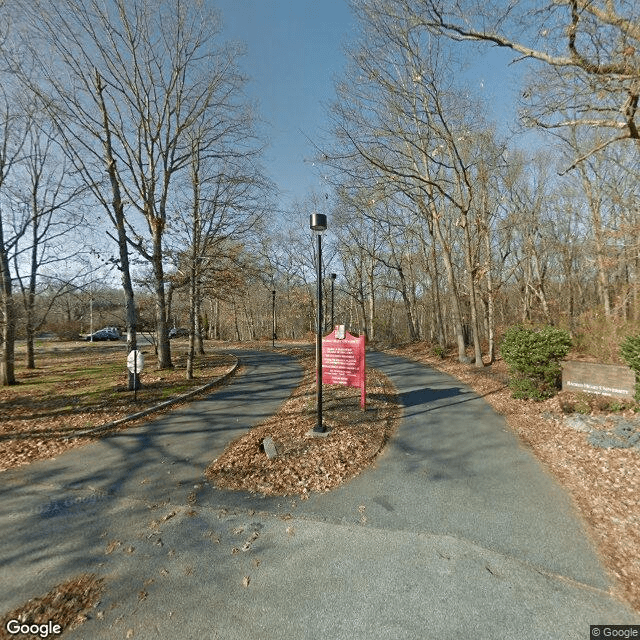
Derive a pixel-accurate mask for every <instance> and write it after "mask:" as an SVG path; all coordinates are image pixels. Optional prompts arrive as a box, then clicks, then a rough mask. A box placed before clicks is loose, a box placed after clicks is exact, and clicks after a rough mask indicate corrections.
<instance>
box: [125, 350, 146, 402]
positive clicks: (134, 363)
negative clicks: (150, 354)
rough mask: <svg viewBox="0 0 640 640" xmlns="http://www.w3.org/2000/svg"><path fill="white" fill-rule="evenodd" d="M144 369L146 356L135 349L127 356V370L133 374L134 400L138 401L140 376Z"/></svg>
mask: <svg viewBox="0 0 640 640" xmlns="http://www.w3.org/2000/svg"><path fill="white" fill-rule="evenodd" d="M143 368H144V356H143V355H142V351H138V350H137V349H134V350H133V351H130V352H129V355H128V356H127V369H129V371H131V373H133V399H134V401H136V402H137V401H138V374H139V373H140V372H141V371H142V369H143Z"/></svg>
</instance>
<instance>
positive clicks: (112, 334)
mask: <svg viewBox="0 0 640 640" xmlns="http://www.w3.org/2000/svg"><path fill="white" fill-rule="evenodd" d="M85 340H86V341H87V342H100V341H104V340H120V331H119V330H118V329H117V328H116V327H105V328H104V329H99V330H98V331H94V332H93V333H91V334H89V335H88V336H87V337H86V338H85Z"/></svg>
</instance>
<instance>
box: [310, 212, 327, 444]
mask: <svg viewBox="0 0 640 640" xmlns="http://www.w3.org/2000/svg"><path fill="white" fill-rule="evenodd" d="M309 226H310V227H311V230H312V231H313V232H314V233H315V234H316V238H317V251H316V253H317V255H316V257H317V263H316V277H317V280H318V288H317V294H316V297H317V304H316V310H317V314H316V409H317V420H316V426H315V427H314V428H313V430H312V431H313V433H314V434H316V435H318V434H326V433H327V430H326V429H325V427H324V425H323V424H322V232H323V231H326V229H327V216H326V215H324V214H323V213H312V214H311V216H310V221H309Z"/></svg>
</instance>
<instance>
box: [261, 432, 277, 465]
mask: <svg viewBox="0 0 640 640" xmlns="http://www.w3.org/2000/svg"><path fill="white" fill-rule="evenodd" d="M262 448H263V449H264V452H265V453H266V454H267V458H269V459H270V460H271V459H272V458H277V457H278V448H277V446H276V443H275V441H274V439H273V438H272V437H271V436H268V437H266V438H265V439H264V440H263V441H262Z"/></svg>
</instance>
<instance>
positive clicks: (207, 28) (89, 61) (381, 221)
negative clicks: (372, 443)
mask: <svg viewBox="0 0 640 640" xmlns="http://www.w3.org/2000/svg"><path fill="white" fill-rule="evenodd" d="M351 4H352V8H353V11H354V13H355V16H356V19H357V24H358V37H357V39H356V40H355V41H354V42H353V43H352V45H351V48H350V50H349V52H348V66H347V68H346V70H345V72H344V74H343V76H342V77H341V78H339V79H338V80H337V82H336V96H335V100H334V101H333V103H332V104H331V106H330V109H329V115H330V118H331V123H332V124H331V126H332V130H331V132H330V134H329V135H327V137H326V139H324V140H318V141H317V147H318V157H317V161H318V162H317V164H318V165H320V166H321V167H322V172H323V175H324V178H325V181H326V193H319V194H309V196H308V198H307V199H305V200H304V201H303V202H298V203H296V204H295V205H294V207H293V211H290V212H285V214H284V215H282V216H281V218H280V220H281V222H280V223H279V224H278V225H277V229H275V230H274V229H265V228H262V227H261V225H260V221H261V220H262V219H263V217H264V215H265V214H266V213H270V214H271V215H273V214H274V212H275V211H276V206H275V204H274V203H275V202H276V194H275V193H274V190H273V186H272V185H271V184H270V183H269V181H268V180H267V179H266V178H265V177H264V173H263V172H262V171H261V168H260V165H259V160H260V152H261V144H262V142H261V140H259V137H258V135H257V134H256V130H255V127H254V126H253V115H254V114H253V113H252V109H251V105H250V104H248V103H247V102H246V99H245V98H244V97H243V93H242V88H243V86H244V83H245V78H244V77H243V75H242V73H241V72H240V71H239V67H238V57H239V55H240V51H239V50H238V49H237V48H236V47H230V46H228V45H225V44H223V43H222V41H221V38H220V29H219V24H220V23H219V21H218V19H217V16H216V14H215V13H209V10H207V9H205V8H204V7H203V6H202V5H201V4H200V3H195V2H184V3H172V2H166V3H160V4H158V3H153V4H152V3H150V2H148V1H147V0H136V1H135V2H125V1H124V0H110V1H109V2H106V3H104V2H90V3H87V2H80V1H79V0H63V1H61V2H55V3H54V2H46V1H45V0H38V1H37V2H29V3H26V2H24V3H23V2H22V1H21V0H20V1H19V2H16V3H15V7H16V8H15V11H14V13H13V14H12V15H6V16H5V17H4V18H3V19H4V20H5V22H4V24H3V25H2V31H1V34H0V35H1V36H2V41H1V46H0V50H1V51H2V60H3V70H2V74H3V78H4V79H6V82H3V83H2V96H0V98H1V101H0V102H1V104H2V113H1V117H0V125H1V126H2V134H1V142H2V146H1V147H0V275H1V276H2V319H3V325H2V326H3V357H2V362H1V367H2V368H1V369H0V372H1V374H2V382H3V384H9V383H11V382H12V381H15V376H14V374H13V368H12V367H13V357H14V356H13V341H14V340H15V331H16V321H17V319H18V317H19V318H20V322H21V323H24V326H26V327H27V330H26V335H27V338H28V339H29V336H30V335H31V336H32V335H33V333H34V329H33V327H35V326H37V325H38V324H40V326H44V324H43V318H46V313H52V314H54V315H53V316H50V317H58V316H59V314H60V313H63V311H61V310H64V306H65V304H66V305H67V310H69V309H70V308H71V307H70V302H69V301H70V300H72V299H73V296H76V298H77V297H78V294H77V293H74V291H82V290H83V288H85V289H86V283H87V282H89V281H90V280H91V275H90V274H91V273H92V268H91V266H90V265H91V262H92V260H94V262H95V260H96V259H99V260H101V261H102V264H103V265H106V266H107V267H109V268H112V269H113V270H114V272H117V273H118V274H119V277H120V279H121V286H122V291H124V304H123V306H122V307H121V309H120V311H119V313H120V314H121V316H122V324H124V325H125V326H126V328H127V341H128V349H129V350H131V349H134V348H135V347H136V329H137V327H140V326H142V325H141V321H143V322H144V324H145V326H147V325H152V326H153V329H154V331H156V335H157V339H156V341H157V350H158V366H159V367H167V366H171V352H170V344H169V340H168V335H167V334H168V332H167V329H168V328H169V327H170V326H180V325H182V326H185V325H186V326H187V328H188V329H189V334H190V343H189V362H190V363H192V362H193V357H194V354H195V353H197V352H198V351H199V350H202V348H203V339H205V338H212V339H229V340H245V339H259V338H272V337H273V335H272V334H273V311H274V301H275V310H276V313H275V318H276V323H275V324H276V327H275V329H276V334H277V336H278V338H279V339H284V338H305V337H309V336H310V334H311V333H312V332H313V330H314V316H315V304H316V301H315V299H314V284H315V272H314V259H315V258H314V250H315V246H314V243H313V241H312V237H311V233H310V231H309V229H308V219H309V214H310V213H312V212H321V213H327V214H328V217H329V231H328V233H327V234H326V238H325V247H326V249H325V252H324V254H323V258H324V266H323V279H324V281H325V288H324V293H325V299H324V300H323V301H322V304H323V305H324V306H325V313H324V317H325V318H326V319H327V326H326V330H327V331H329V330H330V328H331V327H330V325H329V320H330V318H331V309H332V308H333V311H334V313H333V319H334V321H335V322H336V323H338V322H339V323H344V324H347V325H348V327H349V328H350V329H351V330H352V331H353V332H360V331H363V332H365V333H366V334H367V336H368V337H369V339H370V340H381V341H404V340H407V341H418V340H425V341H429V342H430V343H432V344H433V345H435V348H437V350H438V351H439V352H442V351H443V350H444V349H445V348H448V347H449V346H453V348H454V349H455V350H456V351H457V354H458V358H459V359H460V360H461V361H470V362H474V363H475V364H476V365H478V366H482V365H483V364H484V363H486V362H487V361H489V362H490V361H492V360H493V359H494V358H495V357H496V354H497V343H498V340H499V338H500V336H501V334H502V332H503V331H504V330H505V328H506V327H508V326H509V325H512V324H516V323H544V324H555V325H558V326H562V327H565V328H567V329H569V330H570V331H571V332H572V333H573V334H574V335H576V336H578V335H585V334H586V333H588V332H589V331H593V330H594V328H597V327H600V329H599V330H601V332H602V335H605V334H607V333H608V334H612V333H616V332H617V331H621V332H625V331H627V332H628V331H632V330H633V329H634V327H635V328H636V329H637V323H638V320H639V319H640V246H639V240H638V237H639V233H638V232H639V231H640V226H639V225H640V220H639V211H638V201H639V199H638V196H639V195H640V194H639V193H638V190H639V186H638V185H639V184H640V181H639V180H638V178H639V173H640V163H639V162H638V157H639V154H638V151H639V144H640V139H639V136H638V129H637V106H638V96H639V94H640V56H639V55H638V51H639V50H640V49H639V45H640V42H639V40H640V33H639V31H638V27H637V25H638V24H639V16H638V12H639V11H640V9H639V8H638V7H637V6H636V4H635V3H632V2H627V1H626V0H616V1H615V2H608V1H607V2H605V1H604V0H603V1H601V2H598V1H596V2H586V1H585V0H562V1H561V2H557V1H554V2H549V3H548V4H547V3H544V2H542V3H538V4H536V6H535V7H532V6H530V5H529V4H528V3H515V4H514V6H513V7H511V8H510V10H509V11H505V8H504V6H503V4H502V3H493V2H491V1H490V2H485V3H482V4H480V5H479V4H477V3H472V2H466V1H463V2H459V3H455V4H449V5H443V4H442V3H439V2H435V1H433V0H353V1H352V3H351ZM34 42H37V43H38V46H37V48H36V47H34V46H32V43H34ZM491 46H494V47H496V46H497V47H499V48H501V49H504V50H507V51H510V52H512V54H513V59H514V62H513V63H514V65H521V66H522V65H525V66H526V68H527V69H528V75H527V76H526V78H525V82H524V84H523V86H522V94H521V104H520V122H521V124H522V125H523V126H525V127H532V128H534V129H535V130H536V131H538V132H541V133H544V134H545V136H546V137H543V138H539V140H540V142H537V143H536V148H519V147H518V145H517V138H513V137H512V136H511V135H510V134H509V133H507V132H505V131H504V130H502V129H500V128H498V127H497V126H496V125H495V124H494V123H493V122H492V120H491V117H490V110H489V109H488V106H487V105H486V104H484V103H483V102H482V99H481V96H479V95H478V92H477V91H476V90H475V89H474V87H473V86H472V85H470V84H469V82H468V80H467V79H466V76H465V73H464V68H463V66H464V65H463V62H464V59H465V58H466V57H467V52H468V51H469V47H476V49H474V51H477V52H480V54H481V53H482V51H483V49H482V47H491ZM86 229H91V230H92V231H95V232H96V233H94V234H93V235H92V236H91V239H90V244H89V246H84V249H83V250H82V251H79V250H78V249H77V247H81V246H83V245H82V240H83V239H85V236H86V234H85V230H86ZM69 238H72V239H73V242H69V241H68V239H69ZM70 246H73V247H74V248H75V253H74V252H73V251H72V252H70V253H65V250H66V248H67V247H70ZM96 256H98V257H96ZM56 261H59V262H60V263H63V264H64V263H66V264H69V262H70V261H72V262H73V264H74V269H73V270H72V271H73V273H72V274H71V275H66V276H65V277H59V275H60V270H59V269H56V266H55V265H56V264H57V262H56ZM332 273H335V274H336V278H335V280H332V278H331V274H332ZM81 283H85V284H84V285H82V284H81ZM332 283H333V294H334V300H333V304H332V301H331V291H332V286H331V285H332ZM38 287H40V290H39V291H40V294H39V295H40V298H39V302H38V304H37V305H36V298H37V297H36V293H37V292H38ZM74 287H79V289H75V288H74ZM98 288H99V287H98ZM45 291H46V295H45ZM274 291H275V296H274V294H273V292H274ZM83 304H84V303H83ZM30 305H31V307H30ZM80 306H82V305H80ZM29 308H31V310H32V311H31V319H29V313H30V312H29ZM48 309H50V311H49V310H48ZM123 310H124V311H123ZM114 313H115V311H114ZM76 315H82V312H81V311H78V312H77V313H76ZM69 317H70V315H69ZM77 321H78V322H80V320H79V319H77ZM83 322H84V321H83ZM29 327H31V328H29ZM603 327H607V328H606V329H605V328H603ZM616 335H617V334H616ZM469 356H470V357H469ZM134 384H136V381H135V380H133V379H130V385H134Z"/></svg>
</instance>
